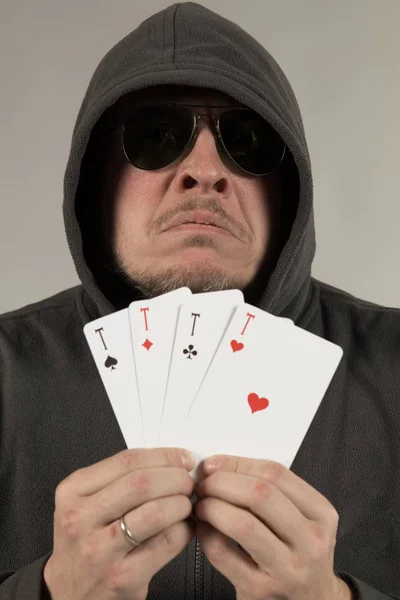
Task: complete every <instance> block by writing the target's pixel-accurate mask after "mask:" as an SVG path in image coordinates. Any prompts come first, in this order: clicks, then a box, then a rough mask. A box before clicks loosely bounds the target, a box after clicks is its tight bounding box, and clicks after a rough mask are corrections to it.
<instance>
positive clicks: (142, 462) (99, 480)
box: [62, 448, 194, 496]
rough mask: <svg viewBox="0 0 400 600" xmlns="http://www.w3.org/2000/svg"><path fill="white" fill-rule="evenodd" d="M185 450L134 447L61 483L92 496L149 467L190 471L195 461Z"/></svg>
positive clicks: (72, 475) (78, 472)
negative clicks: (120, 479) (186, 459)
mask: <svg viewBox="0 0 400 600" xmlns="http://www.w3.org/2000/svg"><path fill="white" fill-rule="evenodd" d="M186 452H187V451H186V450H184V449H183V448H150V449H149V448H131V449H127V450H122V452H118V454H115V455H114V456H110V457H109V458H106V459H105V460H102V461H100V462H98V463H96V464H94V465H91V466H89V467H84V468H82V469H79V470H78V471H75V472H74V473H72V474H71V475H69V476H68V477H67V478H66V479H64V481H63V482H62V483H67V482H68V485H69V486H72V488H73V489H74V491H75V492H76V493H77V494H78V495H79V496H90V495H92V494H95V493H97V492H98V491H99V490H101V489H103V488H105V487H106V486H107V485H109V484H110V483H112V482H113V481H115V480H116V479H118V478H120V477H123V476H124V475H126V474H127V473H130V472H131V471H135V470H137V469H144V468H146V467H183V468H186V469H187V470H188V471H191V470H192V469H193V467H194V459H193V457H192V459H191V460H190V458H188V464H186V463H185V462H184V460H183V458H184V456H185V453H186Z"/></svg>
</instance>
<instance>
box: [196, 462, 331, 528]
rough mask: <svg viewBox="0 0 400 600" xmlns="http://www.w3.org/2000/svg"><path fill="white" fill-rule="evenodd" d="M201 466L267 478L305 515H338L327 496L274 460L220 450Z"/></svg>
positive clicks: (316, 517)
mask: <svg viewBox="0 0 400 600" xmlns="http://www.w3.org/2000/svg"><path fill="white" fill-rule="evenodd" d="M215 461H217V463H218V466H217V467H216V468H215V469H212V468H211V469H210V467H209V466H208V465H210V464H211V465H212V464H213V462H215ZM203 467H204V471H205V473H208V474H211V473H213V472H216V471H225V472H231V473H238V474H244V475H252V476H254V477H260V478H261V479H267V480H268V481H271V482H272V483H273V484H274V485H275V486H276V487H277V488H279V489H280V490H281V492H283V494H284V495H285V496H286V497H287V498H289V500H291V502H292V503H293V504H294V505H295V506H296V507H297V508H298V509H299V510H300V512H301V513H303V515H304V516H305V517H307V518H308V519H311V520H314V521H321V522H325V521H326V518H327V511H328V512H329V513H330V514H332V513H333V514H334V513H336V515H337V512H336V511H335V508H334V507H333V506H332V504H331V503H330V502H329V501H328V500H327V498H325V497H324V496H323V495H322V494H320V492H318V491H317V490H316V489H314V488H313V487H312V486H311V485H310V484H309V483H307V482H306V481H304V479H301V477H299V476H298V475H296V474H295V473H293V471H290V470H289V469H287V468H286V467H285V466H284V465H282V464H281V463H278V462H275V461H273V460H264V459H256V458H245V457H241V456H230V455H225V454H220V455H215V456H211V457H210V458H208V459H207V460H206V461H205V462H204V465H203ZM328 518H329V517H328Z"/></svg>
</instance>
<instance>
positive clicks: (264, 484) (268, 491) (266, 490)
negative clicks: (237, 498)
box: [252, 479, 274, 506]
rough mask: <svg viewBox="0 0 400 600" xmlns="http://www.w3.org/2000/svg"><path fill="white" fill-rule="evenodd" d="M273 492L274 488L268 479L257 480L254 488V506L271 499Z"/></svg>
mask: <svg viewBox="0 0 400 600" xmlns="http://www.w3.org/2000/svg"><path fill="white" fill-rule="evenodd" d="M273 492H274V488H273V486H272V485H271V484H270V483H269V482H268V481H266V480H265V479H261V480H260V481H257V482H256V483H255V484H254V487H253V490H252V504H253V506H258V505H259V504H261V503H264V502H265V500H269V499H270V498H271V496H272V494H273Z"/></svg>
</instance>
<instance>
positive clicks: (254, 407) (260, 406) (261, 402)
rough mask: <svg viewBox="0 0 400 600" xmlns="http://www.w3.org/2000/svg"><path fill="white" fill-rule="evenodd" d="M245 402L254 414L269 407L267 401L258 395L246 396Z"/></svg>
mask: <svg viewBox="0 0 400 600" xmlns="http://www.w3.org/2000/svg"><path fill="white" fill-rule="evenodd" d="M247 402H248V403H249V405H250V408H251V412H252V413H255V412H257V411H258V410H264V408H267V406H268V405H269V401H268V400H267V399H266V398H260V397H259V396H258V394H254V393H253V394H249V395H248V396H247Z"/></svg>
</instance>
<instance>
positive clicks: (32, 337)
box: [0, 2, 400, 600]
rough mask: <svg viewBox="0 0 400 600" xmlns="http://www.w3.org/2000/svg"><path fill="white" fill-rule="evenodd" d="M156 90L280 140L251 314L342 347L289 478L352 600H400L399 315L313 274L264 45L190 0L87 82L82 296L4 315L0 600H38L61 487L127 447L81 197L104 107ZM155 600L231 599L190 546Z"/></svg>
mask: <svg viewBox="0 0 400 600" xmlns="http://www.w3.org/2000/svg"><path fill="white" fill-rule="evenodd" d="M160 84H161V85H162V84H173V85H189V86H202V87H203V86H204V87H209V88H214V89H216V90H219V91H221V92H224V93H226V94H228V95H230V96H232V97H233V98H235V99H236V100H238V101H239V102H241V103H243V104H244V105H246V106H248V107H250V108H251V109H253V110H255V111H256V112H258V113H259V114H260V115H261V116H262V117H263V118H265V119H266V120H267V121H268V122H269V123H271V124H272V126H273V127H274V128H275V129H276V131H277V132H278V133H279V134H280V135H281V137H282V138H283V140H284V141H285V143H286V145H287V148H288V153H287V158H286V160H285V166H284V188H283V190H284V193H283V200H282V203H283V204H282V206H283V210H284V214H285V218H286V220H287V224H288V228H287V237H286V240H285V243H284V244H283V245H282V249H281V252H280V255H279V258H278V259H277V261H276V264H275V266H274V269H273V272H272V274H270V275H269V276H267V275H266V276H265V281H264V285H263V290H262V292H261V293H260V296H259V299H258V306H259V307H260V308H262V309H264V310H266V311H268V312H270V313H272V314H274V315H277V316H281V317H288V318H290V319H293V320H294V322H295V324H296V325H297V326H298V327H302V328H303V329H305V330H308V331H310V332H312V333H314V334H316V335H318V336H321V337H322V338H325V339H327V340H330V341H331V342H333V343H335V344H338V345H339V346H340V347H341V348H342V349H343V351H344V354H343V358H342V360H341V362H340V365H339V367H338V370H337V371H336V373H335V375H334V378H333V380H332V382H331V384H330V386H329V388H328V390H327V392H326V394H325V396H324V399H323V401H322V402H321V404H320V406H319V409H318V411H317V413H316V415H315V418H314V420H313V421H312V423H311V426H310V428H309V430H308V431H307V434H306V436H305V438H304V440H303V443H302V444H301V447H300V449H299V451H298V453H297V455H296V457H295V460H294V462H293V464H292V466H291V470H292V471H293V472H294V473H296V474H297V475H299V476H300V477H301V478H302V479H304V480H305V481H307V482H308V483H309V484H310V485H311V486H313V487H314V488H315V489H316V490H318V491H319V492H320V493H321V494H323V495H324V496H325V497H326V498H327V499H328V500H329V501H330V502H331V503H332V504H333V506H334V507H335V509H336V510H337V512H338V514H339V527H338V532H337V542H336V548H335V557H334V571H335V573H336V574H337V575H339V576H340V577H342V578H343V579H344V580H345V581H346V582H347V583H348V584H349V585H350V586H351V587H352V589H353V590H354V594H355V597H358V598H360V599H361V600H378V599H379V600H385V599H387V598H397V599H398V600H399V599H400V571H399V564H400V511H399V507H400V476H399V467H400V435H399V431H400V368H399V355H400V311H399V310H397V309H395V308H387V307H384V306H379V305H376V304H373V303H371V302H366V301H364V300H361V299H359V298H356V297H354V296H352V295H350V294H348V293H346V292H344V291H341V290H339V289H337V288H334V287H332V286H330V285H327V284H326V283H323V282H321V281H318V280H316V279H315V278H313V277H312V276H311V265H312V260H313V257H314V253H315V233H314V217H313V182H312V173H311V163H310V156H309V152H308V149H307V142H306V137H305V132H304V128H303V123H302V118H301V114H300V110H299V106H298V103H297V101H296V97H295V95H294V92H293V90H292V88H291V86H290V84H289V82H288V80H287V78H286V77H285V75H284V73H283V72H282V70H281V69H280V67H279V65H278V64H277V63H276V61H275V60H274V59H273V58H272V56H271V55H270V54H269V53H268V52H267V51H266V50H265V49H264V48H263V47H262V46H261V45H260V44H259V43H258V42H256V41H255V40H254V39H253V38H252V37H251V36H250V35H248V34H247V33H246V32H245V31H243V30H242V29H241V28H240V27H239V26H237V25H236V24H234V23H232V22H230V21H229V20H227V19H225V18H222V17H221V16H219V15H217V14H215V13H214V12H212V11H210V10H208V9H207V8H204V7H203V6H201V5H199V4H197V3H193V2H187V3H178V4H174V5H172V6H169V7H168V8H166V9H165V10H162V11H161V12H159V13H157V14H155V15H153V16H152V17H150V18H149V19H147V20H145V21H144V22H143V23H142V24H141V25H140V26H139V27H138V28H137V29H136V30H135V31H133V32H132V33H131V34H129V35H127V36H126V37H125V38H124V39H123V40H122V41H120V42H119V43H118V44H117V45H116V46H115V47H114V48H112V49H111V50H110V51H109V52H108V53H107V55H106V56H105V57H104V58H103V60H102V61H101V62H100V64H99V66H98V68H97V69H96V71H95V73H94V75H93V77H92V79H91V81H90V84H89V87H88V89H87V92H86V95H85V97H84V99H83V102H82V105H81V108H80V111H79V114H78V117H77V121H76V125H75V128H74V132H73V136H72V141H71V151H70V155H69V160H68V164H67V167H66V173H65V180H64V204H63V212H64V219H65V229H66V235H67V239H68V244H69V248H70V251H71V255H72V258H73V261H74V263H75V267H76V271H77V273H78V276H79V279H80V281H81V285H78V286H76V287H73V288H71V289H67V290H65V291H62V292H60V293H58V294H56V295H55V296H52V297H50V298H47V299H45V300H43V301H40V302H37V303H35V304H31V305H29V306H25V307H23V308H20V309H18V310H15V311H12V312H9V313H7V314H4V315H2V316H1V317H0V386H1V387H0V506H1V511H0V599H1V600H11V599H13V600H38V599H39V598H46V589H45V586H44V584H43V569H44V565H45V563H46V561H47V560H48V558H49V556H50V555H51V552H52V548H53V513H54V507H55V504H54V492H55V489H56V487H57V485H58V484H59V483H60V481H62V480H63V479H65V478H66V477H67V476H68V475H69V474H70V473H72V472H74V471H76V470H77V469H80V468H82V467H87V466H90V465H93V464H94V463H97V462H99V461H101V460H104V459H105V458H107V457H110V456H112V455H114V454H116V453H118V452H120V451H122V450H123V449H124V448H126V445H125V442H124V439H123V436H122V434H121V431H120V429H119V426H118V423H117V421H116V419H115V417H114V413H113V410H112V407H111V405H110V402H109V400H108V397H107V394H106V392H105V389H104V387H103V384H102V382H101V380H100V377H99V375H98V372H97V370H96V367H95V364H94V361H93V359H92V356H91V354H90V351H89V348H88V345H87V343H86V340H85V338H84V335H83V331H82V329H83V326H84V325H85V324H86V323H88V322H89V321H92V320H94V319H96V318H98V317H100V316H104V315H107V314H110V313H112V312H114V311H115V310H117V308H118V309H119V308H123V307H124V301H123V300H121V299H122V298H124V291H123V284H122V283H121V281H119V280H117V279H116V278H114V279H113V276H112V274H110V272H109V271H107V270H106V269H104V268H103V266H102V265H103V261H102V258H101V257H102V249H101V247H99V246H97V245H96V244H97V241H96V236H95V228H94V227H92V225H91V223H92V221H93V218H94V215H95V213H96V208H95V206H96V205H95V198H92V196H93V197H95V193H94V190H95V177H96V172H94V178H93V179H92V181H91V183H92V187H91V186H88V187H85V185H84V184H83V181H84V179H85V176H86V179H87V178H88V173H89V172H90V168H89V167H90V164H89V162H85V161H86V159H85V157H86V156H87V155H88V152H89V151H88V148H89V146H90V139H91V134H92V130H93V128H94V126H95V124H96V123H97V122H98V121H99V119H100V117H101V116H102V115H103V114H104V113H105V111H106V110H107V109H108V108H110V107H112V106H113V105H114V104H115V103H116V102H117V100H118V99H120V98H122V97H123V96H124V95H125V94H127V93H128V92H135V91H137V90H139V89H141V88H146V87H149V86H154V85H160ZM97 177H99V173H98V172H97ZM92 200H93V203H92V204H91V201H92ZM88 207H89V208H88ZM85 209H88V214H89V216H91V217H92V220H91V219H90V218H87V215H86V216H85ZM118 299H119V300H120V301H119V305H118V302H117V300H118ZM266 458H268V457H266ZM163 598H165V599H168V600H183V599H199V600H200V599H202V598H204V599H214V600H228V599H234V598H235V591H234V588H233V586H232V585H231V584H230V582H229V581H228V580H227V579H225V578H224V577H223V576H222V575H221V574H220V573H219V572H218V571H217V570H216V569H214V568H213V567H212V566H211V565H210V563H209V562H208V560H207V559H206V558H205V556H204V554H203V553H202V551H201V548H200V546H199V545H198V543H197V540H196V539H195V538H194V539H193V540H192V542H191V543H190V544H189V545H188V546H187V547H186V548H185V549H184V550H183V551H182V552H181V553H180V554H179V556H177V557H176V558H175V559H174V560H172V561H171V562H170V563H169V564H168V565H166V566H165V567H164V568H163V569H161V571H159V572H158V573H157V574H156V575H155V576H154V578H153V579H152V581H151V583H150V588H149V595H148V599H149V600H161V599H163Z"/></svg>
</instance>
